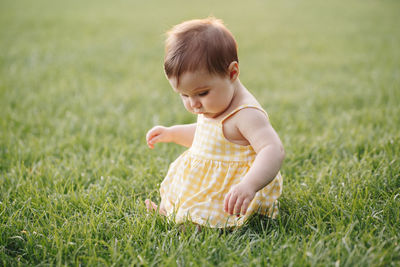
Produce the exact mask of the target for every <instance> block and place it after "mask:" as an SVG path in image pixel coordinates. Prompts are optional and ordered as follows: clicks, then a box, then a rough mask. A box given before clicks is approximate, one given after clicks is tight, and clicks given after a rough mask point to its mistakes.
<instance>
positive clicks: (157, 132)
mask: <svg viewBox="0 0 400 267" xmlns="http://www.w3.org/2000/svg"><path fill="white" fill-rule="evenodd" d="M146 141H147V145H148V146H149V148H151V149H153V148H154V144H156V143H159V142H171V134H170V131H169V128H168V127H164V126H155V127H153V128H151V129H150V131H148V132H147V134H146Z"/></svg>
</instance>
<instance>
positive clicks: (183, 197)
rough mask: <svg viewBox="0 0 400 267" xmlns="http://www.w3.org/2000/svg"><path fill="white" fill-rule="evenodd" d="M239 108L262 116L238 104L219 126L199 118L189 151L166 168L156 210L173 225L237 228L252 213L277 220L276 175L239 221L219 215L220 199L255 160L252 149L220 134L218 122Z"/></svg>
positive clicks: (278, 189) (279, 179) (279, 183)
mask: <svg viewBox="0 0 400 267" xmlns="http://www.w3.org/2000/svg"><path fill="white" fill-rule="evenodd" d="M243 108H256V109H259V110H261V111H263V112H264V113H265V111H264V110H262V109H261V108H259V107H257V106H251V105H243V106H240V107H238V108H237V109H235V110H234V111H232V112H231V113H230V114H228V115H227V116H226V117H225V118H224V119H223V120H221V122H219V123H216V122H213V121H210V120H207V119H206V118H204V116H202V115H199V116H198V120H197V126H196V133H195V136H194V140H193V144H192V146H191V148H190V149H189V150H187V151H185V152H184V153H183V154H182V155H180V156H179V157H178V158H177V159H176V160H175V161H174V162H173V163H172V164H171V165H170V168H169V170H168V173H167V176H166V177H165V179H164V181H163V182H162V183H161V188H160V193H161V205H162V206H163V207H164V208H165V209H166V211H167V215H168V216H169V217H170V218H171V219H173V220H175V221H176V222H177V223H180V222H183V221H184V220H190V221H192V222H194V223H197V224H200V225H208V226H210V227H217V228H222V227H233V226H240V225H242V224H243V223H244V222H245V221H246V220H247V219H248V218H249V217H250V216H251V215H252V214H253V213H255V212H258V213H260V214H264V215H268V216H270V217H275V216H276V215H277V213H278V207H277V204H278V202H277V199H278V197H279V196H280V195H281V193H282V177H281V175H280V173H278V175H277V176H276V177H275V179H274V180H272V182H271V183H269V184H268V185H267V186H266V187H264V188H263V189H261V190H260V191H258V192H257V194H256V196H255V197H254V199H253V201H252V202H251V203H250V205H249V208H248V209H247V212H246V214H245V215H244V216H239V217H238V216H236V215H229V214H228V213H226V212H225V211H224V198H225V195H226V194H227V193H228V192H229V190H230V188H231V187H232V186H233V185H235V184H237V183H239V182H240V180H241V179H242V178H243V177H244V176H245V174H246V173H247V172H248V171H249V169H250V167H251V165H252V163H253V161H254V159H255V157H256V153H255V152H254V150H253V148H252V147H251V146H242V145H238V144H234V143H232V142H230V141H228V140H227V139H226V138H225V137H224V135H223V131H222V124H223V122H224V121H225V120H226V119H227V118H229V117H230V116H232V115H234V114H235V113H236V112H238V111H239V110H241V109H243ZM265 114H266V113H265ZM266 115H267V114H266ZM267 116H268V115H267Z"/></svg>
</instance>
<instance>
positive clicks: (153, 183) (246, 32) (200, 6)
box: [0, 0, 400, 266]
mask: <svg viewBox="0 0 400 267" xmlns="http://www.w3.org/2000/svg"><path fill="white" fill-rule="evenodd" d="M157 2H158V3H157ZM399 11H400V2H399V1H395V0H392V1H391V0H383V1H378V0H366V1H357V0H349V1H342V0H339V1H333V0H329V1H317V0H295V1H288V0H283V1H261V0H249V1H225V0H223V1H209V0H205V1H196V2H192V1H178V0H171V1H148V2H146V1H127V0H118V1H103V0H102V1H76V0H74V1H50V0H48V1H46V0H38V1H28V0H21V1H6V0H1V1H0V51H1V52H0V265H3V266H15V265H34V266H36V265H37V266H48V265H58V266H62V265H68V266H81V265H83V266H93V265H101V266H103V265H110V266H111V265H112V266H121V265H122V266H125V265H143V266H159V265H167V266H187V265H195V266H196V265H201V266H203V265H221V266H233V265H239V266H260V265H264V266H266V265H271V266H399V265H400V244H399V243H400V131H399V130H400V49H399V44H400V16H399ZM208 15H214V16H216V17H218V18H221V19H223V20H224V21H225V23H226V24H227V25H228V28H229V29H230V30H231V31H232V33H233V34H234V35H235V36H236V39H237V41H238V43H239V58H240V67H241V76H240V79H241V81H242V83H243V84H244V85H245V86H246V87H247V88H248V89H249V90H250V91H251V92H252V93H253V94H254V95H255V96H256V97H257V99H258V100H259V102H260V103H261V104H262V105H263V107H264V108H265V109H266V110H267V111H268V113H269V116H270V118H271V122H272V124H273V126H274V128H275V129H276V131H277V132H278V134H279V135H280V137H281V139H282V142H283V144H284V147H285V151H286V159H285V162H284V165H283V166H282V171H281V172H282V175H283V176H284V191H283V194H282V196H281V198H280V215H279V217H278V218H277V219H275V220H271V219H268V218H263V217H259V216H255V217H253V218H252V219H251V220H250V221H249V222H248V223H247V224H246V225H245V226H243V227H242V228H240V229H237V230H234V231H222V230H214V229H208V228H204V229H202V230H201V231H198V230H197V229H196V228H195V227H193V226H192V225H190V224H188V225H186V226H185V227H184V228H183V227H182V226H179V225H174V224H173V223H170V222H168V221H166V220H165V219H164V218H162V217H160V216H155V215H148V214H147V213H146V211H145V207H144V199H146V198H151V199H152V200H153V201H159V194H158V187H159V184H160V182H161V181H162V180H163V177H164V175H165V174H166V171H167V168H168V165H169V163H171V162H172V161H173V160H174V159H175V158H176V157H177V156H178V155H179V154H180V153H182V152H183V151H184V148H182V147H178V146H177V145H174V144H159V145H157V146H156V149H154V150H150V149H148V148H147V146H146V143H145V133H146V131H147V130H148V129H149V128H151V127H152V126H153V125H154V124H163V125H173V124H182V123H191V122H194V121H195V119H196V118H195V117H194V116H193V115H191V114H189V113H187V112H186V111H185V110H184V107H183V105H182V104H181V102H180V99H179V97H178V96H177V95H176V94H175V93H174V92H173V91H172V89H171V88H170V87H169V84H168V81H167V80H166V79H165V78H164V74H163V69H162V63H163V52H164V50H163V40H164V37H165V36H164V32H165V31H166V30H168V29H169V28H170V27H171V26H172V25H174V24H177V23H179V22H181V21H183V20H186V19H192V18H204V17H207V16H208Z"/></svg>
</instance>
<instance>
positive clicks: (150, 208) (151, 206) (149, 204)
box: [144, 199, 166, 216]
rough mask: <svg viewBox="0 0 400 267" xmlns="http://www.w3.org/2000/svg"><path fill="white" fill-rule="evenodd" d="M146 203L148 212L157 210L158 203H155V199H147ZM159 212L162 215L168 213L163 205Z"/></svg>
mask: <svg viewBox="0 0 400 267" xmlns="http://www.w3.org/2000/svg"><path fill="white" fill-rule="evenodd" d="M144 203H145V204H146V208H147V211H148V212H154V211H156V210H157V205H156V203H154V202H153V201H151V200H150V199H146V200H145V201H144ZM158 213H160V214H161V215H164V216H165V215H166V211H165V209H164V208H163V207H160V210H159V211H158Z"/></svg>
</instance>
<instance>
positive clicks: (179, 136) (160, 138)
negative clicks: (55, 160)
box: [146, 123, 196, 149]
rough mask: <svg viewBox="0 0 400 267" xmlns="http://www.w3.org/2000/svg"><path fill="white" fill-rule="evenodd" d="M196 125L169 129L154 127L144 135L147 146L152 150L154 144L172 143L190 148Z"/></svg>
mask: <svg viewBox="0 0 400 267" xmlns="http://www.w3.org/2000/svg"><path fill="white" fill-rule="evenodd" d="M195 131H196V123H192V124H184V125H174V126H171V127H164V126H160V125H159V126H155V127H153V128H152V129H150V131H148V132H147V134H146V141H147V145H148V146H149V147H150V148H151V149H153V148H154V144H156V143H160V142H162V143H169V142H174V143H176V144H178V145H181V146H185V147H190V146H191V145H192V143H193V138H194V133H195Z"/></svg>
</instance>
